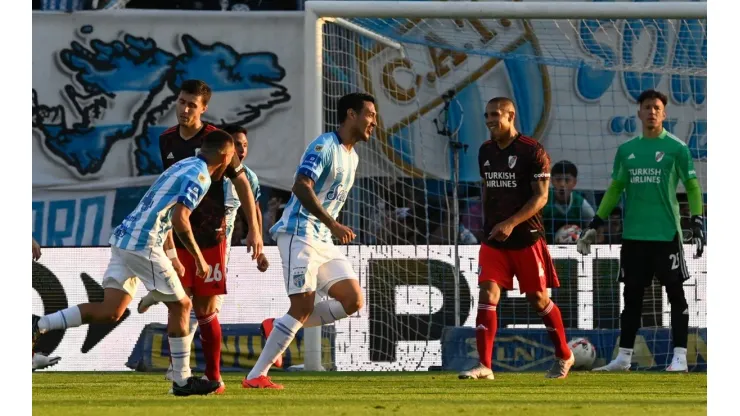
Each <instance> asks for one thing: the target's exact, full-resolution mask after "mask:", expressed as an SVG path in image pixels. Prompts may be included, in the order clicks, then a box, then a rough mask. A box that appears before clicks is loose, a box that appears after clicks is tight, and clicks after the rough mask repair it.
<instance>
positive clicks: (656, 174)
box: [629, 168, 663, 184]
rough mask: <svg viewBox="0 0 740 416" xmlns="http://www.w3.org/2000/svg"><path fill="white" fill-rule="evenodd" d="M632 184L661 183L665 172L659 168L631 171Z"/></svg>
mask: <svg viewBox="0 0 740 416" xmlns="http://www.w3.org/2000/svg"><path fill="white" fill-rule="evenodd" d="M629 172H630V183H655V184H658V183H660V182H661V177H662V175H663V170H662V169H659V168H636V169H629Z"/></svg>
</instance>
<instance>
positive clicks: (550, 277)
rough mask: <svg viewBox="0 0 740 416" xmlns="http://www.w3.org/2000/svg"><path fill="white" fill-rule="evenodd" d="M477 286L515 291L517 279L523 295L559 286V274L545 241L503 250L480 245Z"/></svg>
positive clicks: (540, 240)
mask: <svg viewBox="0 0 740 416" xmlns="http://www.w3.org/2000/svg"><path fill="white" fill-rule="evenodd" d="M478 269H479V271H478V283H479V284H480V283H481V282H496V283H497V284H498V285H499V286H501V287H502V288H504V289H506V290H512V289H514V276H516V278H517V280H518V281H519V292H520V293H532V292H545V291H546V290H547V288H554V287H560V281H559V280H558V273H557V272H556V271H555V265H554V264H553V262H552V257H550V251H549V250H548V249H547V244H545V240H544V239H539V240H538V241H537V242H536V243H534V244H533V245H531V246H529V247H527V248H522V249H519V250H504V249H499V248H493V247H491V246H487V245H485V244H481V246H480V253H479V254H478Z"/></svg>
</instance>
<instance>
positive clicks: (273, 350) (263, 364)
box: [247, 313, 303, 380]
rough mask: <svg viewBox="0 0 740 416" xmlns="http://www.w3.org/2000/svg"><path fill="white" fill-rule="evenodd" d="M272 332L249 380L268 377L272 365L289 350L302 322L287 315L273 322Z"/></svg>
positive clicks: (250, 373)
mask: <svg viewBox="0 0 740 416" xmlns="http://www.w3.org/2000/svg"><path fill="white" fill-rule="evenodd" d="M272 325H273V327H272V332H271V333H270V336H269V337H267V342H265V348H264V349H262V353H261V354H260V356H259V358H258V359H257V363H256V364H255V365H254V367H253V368H252V371H250V372H249V375H248V376H247V380H252V379H254V378H257V377H259V376H266V375H267V372H268V371H270V367H272V363H273V362H274V361H275V360H276V359H277V358H278V357H279V356H280V354H282V353H283V352H285V350H287V349H288V346H289V345H290V343H291V341H293V338H295V334H296V333H297V332H298V330H299V329H301V327H302V326H303V325H302V324H301V323H300V321H297V320H296V319H295V318H293V317H292V316H290V315H288V314H287V313H286V314H285V315H284V316H283V317H281V318H278V319H276V320H275V321H274V322H273V324H272Z"/></svg>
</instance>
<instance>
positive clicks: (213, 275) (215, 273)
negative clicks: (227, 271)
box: [205, 263, 223, 283]
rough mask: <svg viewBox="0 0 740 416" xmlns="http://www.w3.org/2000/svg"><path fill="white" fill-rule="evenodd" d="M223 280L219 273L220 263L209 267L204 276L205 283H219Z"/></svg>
mask: <svg viewBox="0 0 740 416" xmlns="http://www.w3.org/2000/svg"><path fill="white" fill-rule="evenodd" d="M221 279H223V273H222V272H221V263H216V265H215V266H213V267H211V268H210V270H209V271H208V276H206V280H205V282H206V283H210V282H220V281H221Z"/></svg>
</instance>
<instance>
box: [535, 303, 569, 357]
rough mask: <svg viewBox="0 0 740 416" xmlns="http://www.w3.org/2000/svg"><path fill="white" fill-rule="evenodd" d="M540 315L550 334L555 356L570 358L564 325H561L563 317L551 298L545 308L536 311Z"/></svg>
mask: <svg viewBox="0 0 740 416" xmlns="http://www.w3.org/2000/svg"><path fill="white" fill-rule="evenodd" d="M537 314H538V315H540V316H541V317H542V321H543V322H544V323H545V326H546V327H547V333H548V334H549V335H550V340H551V341H552V345H553V346H554V347H555V356H556V357H558V358H563V359H568V358H570V354H571V352H570V348H568V342H567V341H566V340H565V327H564V326H563V317H562V315H560V308H558V305H556V304H555V302H553V301H552V300H550V303H548V304H547V306H546V307H545V309H544V310H543V311H541V312H537Z"/></svg>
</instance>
